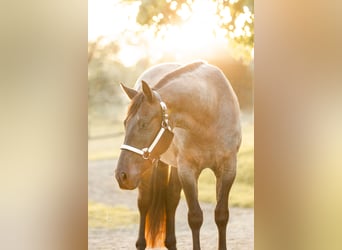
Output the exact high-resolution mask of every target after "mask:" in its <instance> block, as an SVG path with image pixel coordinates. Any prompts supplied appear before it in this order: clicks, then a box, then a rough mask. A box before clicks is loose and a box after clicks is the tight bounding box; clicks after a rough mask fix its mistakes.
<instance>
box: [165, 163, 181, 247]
mask: <svg viewBox="0 0 342 250" xmlns="http://www.w3.org/2000/svg"><path fill="white" fill-rule="evenodd" d="M181 190H182V188H181V184H180V182H179V178H178V173H177V168H174V167H171V171H170V176H169V183H168V187H167V199H166V238H165V246H166V247H167V249H168V250H177V247H176V233H175V213H176V209H177V206H178V203H179V199H180V192H181Z"/></svg>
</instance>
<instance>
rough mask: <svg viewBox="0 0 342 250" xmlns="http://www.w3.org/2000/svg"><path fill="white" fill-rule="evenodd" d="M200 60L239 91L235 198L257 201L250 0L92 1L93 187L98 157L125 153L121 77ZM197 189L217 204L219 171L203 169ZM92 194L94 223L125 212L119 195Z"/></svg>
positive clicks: (248, 203) (235, 202)
mask: <svg viewBox="0 0 342 250" xmlns="http://www.w3.org/2000/svg"><path fill="white" fill-rule="evenodd" d="M198 59H203V60H206V61H207V62H208V63H210V64H213V65H216V66H218V67H219V68H221V70H222V71H223V72H224V74H225V75H226V77H227V78H228V79H229V81H230V83H231V84H232V86H233V88H234V90H235V92H236V94H237V96H238V99H239V103H240V107H241V121H242V126H243V142H242V146H241V149H240V153H239V158H238V176H237V179H236V183H235V185H234V186H233V189H232V192H231V198H230V204H231V206H235V207H244V208H246V207H248V208H252V207H253V206H254V125H253V123H254V115H253V87H254V86H253V79H254V1H253V0H142V1H136V0H102V1H95V0H89V1H88V161H89V162H90V164H89V169H90V170H89V173H88V174H89V180H90V181H89V182H91V183H90V184H88V189H89V190H90V191H89V192H93V191H92V190H93V187H89V185H96V184H94V182H96V181H95V180H93V179H92V177H91V176H90V175H91V174H96V172H95V171H92V170H93V169H94V168H96V165H97V162H100V161H104V160H114V161H113V166H112V167H111V171H113V170H114V168H115V166H114V165H115V162H116V161H115V159H117V158H118V156H119V153H120V149H119V148H120V145H121V144H122V142H123V136H124V127H123V120H124V118H125V115H126V111H127V105H128V103H129V100H128V98H127V97H126V96H125V95H124V94H123V93H122V91H121V88H120V85H119V83H120V82H123V83H125V84H126V85H128V86H131V87H133V85H134V84H135V81H136V79H137V78H138V77H139V75H140V74H141V73H142V72H143V71H145V70H146V69H147V68H149V67H150V66H153V65H155V64H158V63H162V62H181V63H188V62H191V61H194V60H198ZM92 166H93V167H92ZM111 174H112V173H108V174H107V175H111ZM107 177H108V176H107ZM110 178H111V181H112V182H113V181H115V180H113V176H110ZM108 185H114V183H112V184H108ZM199 188H200V190H199V196H200V200H201V202H204V203H212V204H214V203H215V178H214V175H213V174H212V173H211V172H210V171H209V170H208V171H204V172H203V174H202V175H201V177H200V184H199ZM94 192H95V191H94ZM99 192H100V191H99ZM88 195H89V197H88V199H89V201H88V209H89V211H88V220H89V227H101V226H104V227H105V226H110V223H108V220H107V219H105V218H108V216H113V217H117V213H119V214H120V213H121V214H122V213H124V211H125V208H123V204H119V202H117V204H111V206H109V205H108V204H109V203H110V202H108V204H105V203H106V202H105V198H104V199H97V198H96V197H95V196H93V195H92V194H90V193H89V194H88ZM92 197H94V198H92ZM99 201H101V202H99ZM118 206H119V208H120V209H117V210H115V208H116V207H118ZM116 212H117V213H116ZM126 212H127V213H126V214H125V216H129V214H132V213H130V212H133V216H136V212H134V211H129V210H128V209H127V211H126ZM104 217H105V218H104ZM121 217H122V216H121ZM134 218H135V219H133V221H135V222H137V219H136V217H134ZM110 221H111V225H114V224H115V219H111V220H110ZM120 223H124V222H119V224H120ZM126 223H129V222H126Z"/></svg>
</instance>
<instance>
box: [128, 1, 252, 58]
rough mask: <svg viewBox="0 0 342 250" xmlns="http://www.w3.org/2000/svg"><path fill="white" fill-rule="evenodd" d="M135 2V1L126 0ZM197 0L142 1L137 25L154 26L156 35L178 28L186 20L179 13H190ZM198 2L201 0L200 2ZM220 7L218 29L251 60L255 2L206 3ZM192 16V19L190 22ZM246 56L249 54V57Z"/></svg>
mask: <svg viewBox="0 0 342 250" xmlns="http://www.w3.org/2000/svg"><path fill="white" fill-rule="evenodd" d="M126 1H132V0H126ZM195 1H196V0H142V1H141V5H140V8H139V12H138V15H137V19H136V20H137V23H139V24H141V25H148V26H150V27H152V26H154V27H155V28H156V32H158V31H159V30H160V28H161V27H162V26H165V25H168V24H171V25H178V24H180V23H181V22H182V21H183V20H182V17H181V15H180V14H179V13H180V11H181V10H182V9H184V8H187V9H189V10H190V11H191V9H192V5H193V3H194V2H195ZM197 1H198V0H197ZM205 1H212V2H214V3H215V4H216V6H217V11H216V14H217V16H218V17H219V21H218V23H217V25H218V26H219V27H221V28H222V29H224V30H225V31H226V32H225V34H226V37H227V38H228V39H229V40H230V42H231V44H232V45H233V47H234V48H235V49H236V50H239V54H240V56H242V57H246V55H247V57H249V60H248V61H250V59H251V58H250V54H251V52H252V49H253V48H254V0H205ZM190 17H191V16H189V18H190ZM246 53H247V54H246Z"/></svg>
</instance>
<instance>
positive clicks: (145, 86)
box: [141, 80, 153, 102]
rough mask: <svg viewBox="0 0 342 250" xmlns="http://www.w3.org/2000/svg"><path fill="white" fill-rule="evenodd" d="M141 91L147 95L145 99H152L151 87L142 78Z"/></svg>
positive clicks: (150, 100)
mask: <svg viewBox="0 0 342 250" xmlns="http://www.w3.org/2000/svg"><path fill="white" fill-rule="evenodd" d="M141 82H142V85H141V87H142V91H143V93H144V95H145V96H146V97H147V100H148V101H149V102H152V101H153V92H152V89H151V88H150V86H149V85H148V84H147V83H146V82H145V81H144V80H142V81H141Z"/></svg>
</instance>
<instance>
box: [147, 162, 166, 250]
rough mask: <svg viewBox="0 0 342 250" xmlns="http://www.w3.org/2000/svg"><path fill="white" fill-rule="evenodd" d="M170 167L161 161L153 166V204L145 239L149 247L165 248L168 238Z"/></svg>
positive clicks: (149, 212)
mask: <svg viewBox="0 0 342 250" xmlns="http://www.w3.org/2000/svg"><path fill="white" fill-rule="evenodd" d="M168 179H169V167H168V165H166V164H165V163H163V162H161V161H159V162H158V166H153V172H152V178H151V185H152V188H151V197H152V198H151V204H150V207H149V210H148V212H147V215H146V223H145V238H146V245H147V247H151V248H155V247H164V246H165V243H164V242H165V237H166V199H167V186H168Z"/></svg>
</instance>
